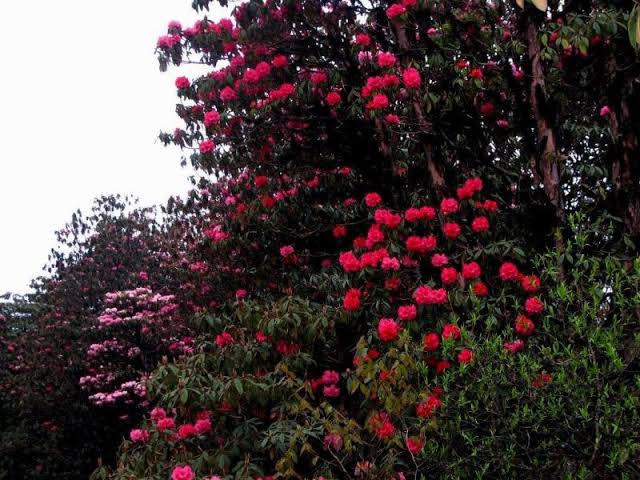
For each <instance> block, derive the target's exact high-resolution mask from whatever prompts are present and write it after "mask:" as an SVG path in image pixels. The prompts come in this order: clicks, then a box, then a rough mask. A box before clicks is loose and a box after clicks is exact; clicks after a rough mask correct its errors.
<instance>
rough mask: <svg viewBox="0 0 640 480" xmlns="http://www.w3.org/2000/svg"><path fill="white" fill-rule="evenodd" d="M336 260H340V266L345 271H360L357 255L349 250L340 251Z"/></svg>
mask: <svg viewBox="0 0 640 480" xmlns="http://www.w3.org/2000/svg"><path fill="white" fill-rule="evenodd" d="M338 261H339V262H340V266H341V267H342V269H343V270H344V271H345V272H359V271H360V268H361V267H360V261H359V260H358V257H356V256H355V255H354V253H353V252H351V251H349V252H344V253H341V254H340V257H339V259H338Z"/></svg>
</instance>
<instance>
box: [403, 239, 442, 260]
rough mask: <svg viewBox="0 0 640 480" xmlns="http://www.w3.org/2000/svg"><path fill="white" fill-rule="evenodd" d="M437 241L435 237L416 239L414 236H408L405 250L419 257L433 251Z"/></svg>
mask: <svg viewBox="0 0 640 480" xmlns="http://www.w3.org/2000/svg"><path fill="white" fill-rule="evenodd" d="M437 242H438V241H437V239H436V237H435V236H433V235H430V236H428V237H418V236H415V235H412V236H410V237H409V238H407V240H406V247H407V250H408V251H410V252H416V253H419V254H421V255H423V254H425V253H427V252H429V251H431V250H433V249H434V248H436V246H437Z"/></svg>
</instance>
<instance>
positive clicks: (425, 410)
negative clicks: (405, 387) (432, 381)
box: [416, 395, 442, 418]
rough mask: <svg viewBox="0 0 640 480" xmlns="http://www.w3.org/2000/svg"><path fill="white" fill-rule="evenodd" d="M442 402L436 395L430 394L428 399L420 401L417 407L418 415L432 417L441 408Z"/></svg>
mask: <svg viewBox="0 0 640 480" xmlns="http://www.w3.org/2000/svg"><path fill="white" fill-rule="evenodd" d="M441 405H442V402H441V401H440V399H439V398H438V397H436V396H435V395H430V396H429V397H428V398H427V399H426V400H424V401H422V402H420V403H419V404H418V406H417V407H416V415H417V416H418V417H420V418H431V417H433V415H434V414H435V413H436V410H437V409H438V408H440V406H441Z"/></svg>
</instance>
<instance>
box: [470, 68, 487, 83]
mask: <svg viewBox="0 0 640 480" xmlns="http://www.w3.org/2000/svg"><path fill="white" fill-rule="evenodd" d="M469 77H470V78H474V79H476V80H482V79H483V78H484V74H483V73H482V70H481V69H480V68H474V69H472V70H471V71H470V72H469Z"/></svg>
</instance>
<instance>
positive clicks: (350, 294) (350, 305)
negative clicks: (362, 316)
mask: <svg viewBox="0 0 640 480" xmlns="http://www.w3.org/2000/svg"><path fill="white" fill-rule="evenodd" d="M361 295H362V294H361V292H360V290H358V289H357V288H351V289H349V290H348V291H347V293H346V295H345V296H344V302H343V306H344V309H345V310H346V311H348V312H353V311H355V310H358V309H359V308H360V305H361V303H360V297H361Z"/></svg>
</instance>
